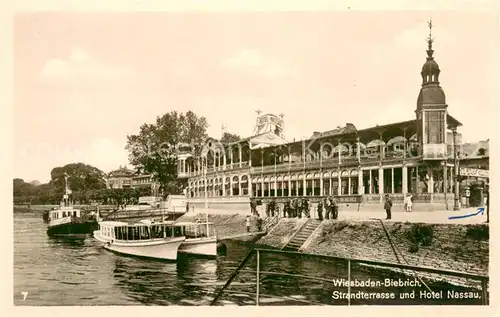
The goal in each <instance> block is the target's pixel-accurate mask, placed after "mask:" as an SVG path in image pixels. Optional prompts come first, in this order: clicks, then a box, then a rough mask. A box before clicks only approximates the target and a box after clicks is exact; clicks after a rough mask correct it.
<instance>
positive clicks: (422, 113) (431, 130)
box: [415, 21, 448, 159]
mask: <svg viewBox="0 0 500 317" xmlns="http://www.w3.org/2000/svg"><path fill="white" fill-rule="evenodd" d="M428 25H429V37H428V38H427V44H428V48H427V60H426V62H425V64H424V66H422V72H421V73H420V74H421V75H422V88H420V93H419V94H418V99H417V110H415V113H416V116H417V136H418V139H419V143H420V144H422V155H423V158H424V159H443V158H445V157H446V129H447V128H446V127H447V123H446V118H447V114H448V112H447V107H448V105H446V97H445V94H444V91H443V88H441V86H440V85H439V74H440V72H441V70H440V69H439V65H438V63H437V62H436V61H435V60H434V57H433V54H434V50H433V49H432V43H433V39H432V21H430V22H428Z"/></svg>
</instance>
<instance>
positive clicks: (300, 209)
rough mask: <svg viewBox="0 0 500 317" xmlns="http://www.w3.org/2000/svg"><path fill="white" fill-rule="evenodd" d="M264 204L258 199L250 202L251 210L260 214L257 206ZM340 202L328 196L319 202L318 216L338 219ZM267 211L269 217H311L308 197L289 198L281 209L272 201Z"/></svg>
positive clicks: (268, 204) (266, 208)
mask: <svg viewBox="0 0 500 317" xmlns="http://www.w3.org/2000/svg"><path fill="white" fill-rule="evenodd" d="M259 205H262V203H259V202H257V201H253V200H252V201H251V202H250V210H251V213H252V214H253V215H259V213H258V211H257V206H259ZM338 206H339V204H338V202H337V200H336V199H335V198H333V197H327V198H324V199H322V200H320V201H319V203H318V204H317V211H318V218H319V219H320V220H323V213H324V219H337V217H338ZM265 213H266V216H267V217H274V216H275V215H279V216H281V217H283V218H302V217H305V218H310V217H311V212H310V202H309V200H308V199H306V198H290V199H287V200H286V201H285V202H284V203H283V206H282V208H281V210H280V206H279V205H278V204H277V203H276V202H275V201H270V202H269V203H267V204H266V205H265Z"/></svg>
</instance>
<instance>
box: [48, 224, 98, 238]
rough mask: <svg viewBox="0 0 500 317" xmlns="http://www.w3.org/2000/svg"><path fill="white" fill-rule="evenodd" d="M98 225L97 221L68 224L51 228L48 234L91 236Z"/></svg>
mask: <svg viewBox="0 0 500 317" xmlns="http://www.w3.org/2000/svg"><path fill="white" fill-rule="evenodd" d="M97 227H98V224H97V222H96V221H88V222H66V223H61V224H58V225H53V226H49V227H48V228H47V234H48V235H49V236H63V235H75V234H91V233H92V232H93V231H94V230H95V229H97Z"/></svg>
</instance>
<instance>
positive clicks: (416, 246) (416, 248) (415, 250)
mask: <svg viewBox="0 0 500 317" xmlns="http://www.w3.org/2000/svg"><path fill="white" fill-rule="evenodd" d="M418 250H419V247H418V244H415V243H412V245H410V247H409V248H408V252H410V253H415V252H417V251H418Z"/></svg>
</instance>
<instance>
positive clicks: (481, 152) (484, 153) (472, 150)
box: [462, 139, 490, 158]
mask: <svg viewBox="0 0 500 317" xmlns="http://www.w3.org/2000/svg"><path fill="white" fill-rule="evenodd" d="M462 154H463V155H462V157H467V158H481V157H489V156H490V139H487V140H482V141H479V142H473V143H464V144H463V145H462Z"/></svg>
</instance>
